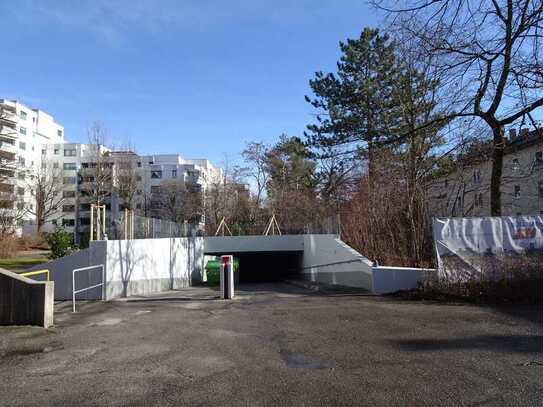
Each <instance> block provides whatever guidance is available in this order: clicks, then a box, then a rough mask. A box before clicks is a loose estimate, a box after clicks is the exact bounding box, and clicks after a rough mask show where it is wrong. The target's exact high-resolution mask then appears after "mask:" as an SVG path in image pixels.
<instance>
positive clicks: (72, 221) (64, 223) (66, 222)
mask: <svg viewBox="0 0 543 407" xmlns="http://www.w3.org/2000/svg"><path fill="white" fill-rule="evenodd" d="M62 226H75V219H62Z"/></svg>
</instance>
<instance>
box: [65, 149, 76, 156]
mask: <svg viewBox="0 0 543 407" xmlns="http://www.w3.org/2000/svg"><path fill="white" fill-rule="evenodd" d="M75 154H76V150H75V148H68V149H64V157H75Z"/></svg>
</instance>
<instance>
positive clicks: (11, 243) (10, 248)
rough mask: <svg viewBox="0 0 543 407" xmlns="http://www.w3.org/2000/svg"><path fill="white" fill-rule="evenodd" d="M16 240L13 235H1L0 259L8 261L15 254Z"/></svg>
mask: <svg viewBox="0 0 543 407" xmlns="http://www.w3.org/2000/svg"><path fill="white" fill-rule="evenodd" d="M17 247H18V244H17V238H16V237H15V236H13V235H3V236H1V237H0V258H2V259H9V258H12V257H15V256H16V254H17Z"/></svg>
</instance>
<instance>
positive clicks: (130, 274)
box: [105, 237, 204, 300]
mask: <svg viewBox="0 0 543 407" xmlns="http://www.w3.org/2000/svg"><path fill="white" fill-rule="evenodd" d="M203 255H204V251H203V238H198V237H197V238H164V239H138V240H109V241H107V260H106V289H105V293H106V295H105V297H106V300H109V299H113V298H118V297H125V296H131V295H144V294H147V293H151V292H155V291H163V290H171V289H177V288H183V287H188V286H190V285H192V284H195V283H200V282H201V281H202V273H203Z"/></svg>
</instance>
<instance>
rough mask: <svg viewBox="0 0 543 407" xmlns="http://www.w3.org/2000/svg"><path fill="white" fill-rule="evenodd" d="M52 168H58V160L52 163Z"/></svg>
mask: <svg viewBox="0 0 543 407" xmlns="http://www.w3.org/2000/svg"><path fill="white" fill-rule="evenodd" d="M53 168H54V169H55V170H56V169H57V168H58V162H56V163H53Z"/></svg>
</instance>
